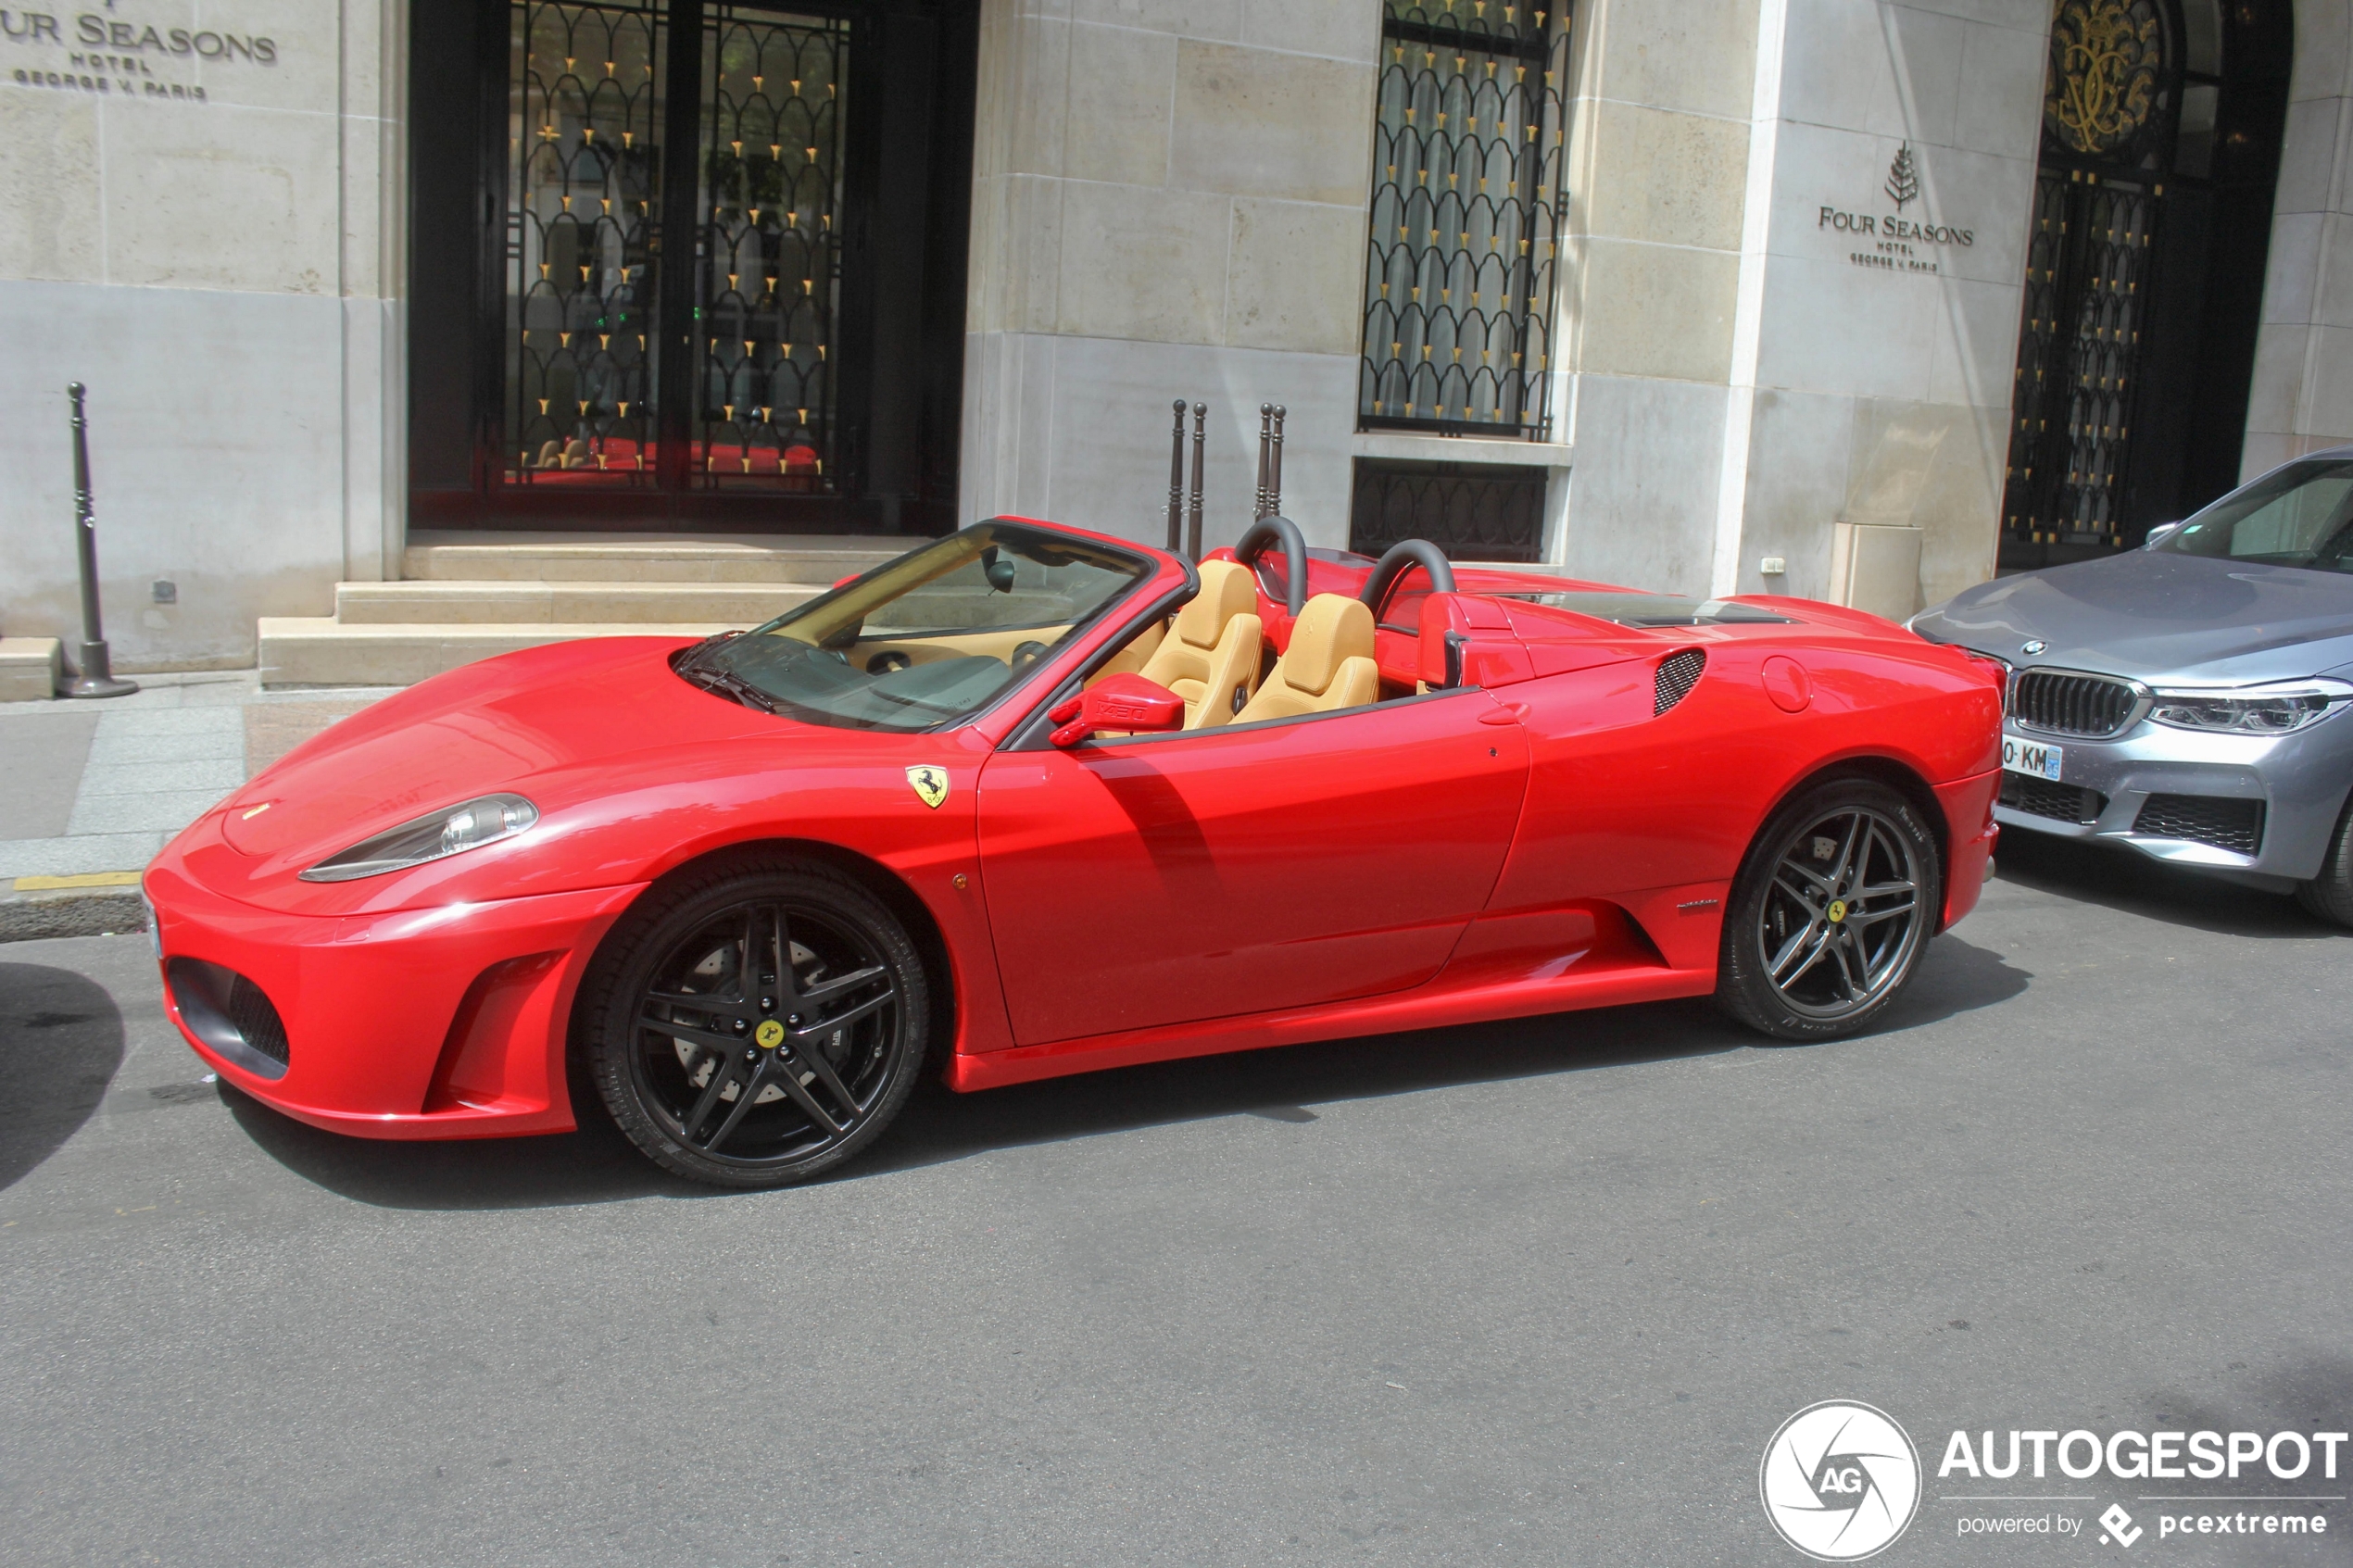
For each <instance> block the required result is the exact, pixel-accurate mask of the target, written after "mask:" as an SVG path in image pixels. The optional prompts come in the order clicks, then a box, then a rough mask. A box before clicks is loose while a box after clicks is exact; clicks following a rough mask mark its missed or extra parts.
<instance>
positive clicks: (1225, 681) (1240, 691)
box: [1141, 560, 1265, 730]
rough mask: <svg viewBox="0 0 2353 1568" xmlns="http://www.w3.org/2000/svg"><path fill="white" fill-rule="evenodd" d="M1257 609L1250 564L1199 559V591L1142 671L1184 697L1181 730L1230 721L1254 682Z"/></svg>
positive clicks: (1258, 637) (1258, 627)
mask: <svg viewBox="0 0 2353 1568" xmlns="http://www.w3.org/2000/svg"><path fill="white" fill-rule="evenodd" d="M1257 608H1258V585H1257V584H1256V583H1254V582H1253V581H1252V578H1251V575H1250V569H1249V568H1248V567H1245V566H1238V565H1236V564H1235V563H1234V562H1232V561H1229V560H1205V561H1203V562H1202V563H1201V592H1200V593H1198V594H1195V595H1194V596H1193V597H1192V601H1191V602H1190V603H1189V604H1187V605H1186V606H1185V608H1182V609H1180V610H1178V611H1177V612H1176V624H1175V625H1173V626H1171V627H1170V628H1169V629H1168V635H1167V636H1165V637H1163V638H1162V639H1161V642H1160V646H1158V647H1156V648H1154V649H1153V650H1152V656H1151V658H1150V659H1146V660H1144V668H1143V670H1142V671H1141V673H1142V675H1143V677H1144V679H1145V680H1147V681H1157V682H1158V683H1160V684H1162V685H1164V686H1166V687H1167V688H1168V689H1169V690H1170V691H1172V692H1175V693H1176V695H1177V696H1181V697H1183V698H1184V699H1185V728H1187V729H1189V730H1205V729H1209V728H1211V727H1213V726H1214V725H1218V724H1223V723H1226V722H1227V721H1230V720H1231V719H1232V718H1233V717H1234V709H1237V708H1239V706H1240V705H1241V703H1242V702H1243V701H1245V700H1247V699H1248V698H1249V696H1250V693H1251V689H1252V687H1253V686H1255V685H1257V684H1258V659H1259V650H1260V645H1261V642H1262V640H1263V638H1264V635H1265V633H1264V629H1263V627H1262V626H1261V623H1260V621H1259V619H1258V614H1257Z"/></svg>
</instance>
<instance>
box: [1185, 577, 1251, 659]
mask: <svg viewBox="0 0 2353 1568" xmlns="http://www.w3.org/2000/svg"><path fill="white" fill-rule="evenodd" d="M1198 570H1199V571H1200V572H1201V592H1200V593H1198V594H1195V595H1194V596H1192V598H1191V600H1190V601H1189V603H1188V604H1187V605H1186V606H1185V608H1182V609H1180V610H1178V611H1177V612H1176V634H1177V635H1178V636H1180V637H1182V638H1184V639H1185V641H1187V642H1189V643H1190V644H1191V645H1192V646H1195V647H1197V648H1214V647H1215V646H1217V639H1218V638H1219V637H1222V636H1224V635H1225V634H1226V622H1227V621H1231V620H1232V619H1233V618H1234V617H1235V616H1237V615H1249V614H1253V613H1255V612H1256V610H1257V608H1258V584H1257V583H1256V582H1255V581H1254V580H1253V579H1252V577H1251V575H1250V568H1248V567H1246V566H1243V565H1241V564H1240V563H1239V562H1238V561H1230V560H1205V561H1203V562H1202V563H1201V566H1200V568H1199V569H1198Z"/></svg>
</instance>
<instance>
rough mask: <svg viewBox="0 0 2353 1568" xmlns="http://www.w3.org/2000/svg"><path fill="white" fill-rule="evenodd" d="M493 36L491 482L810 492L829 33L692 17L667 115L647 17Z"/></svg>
mask: <svg viewBox="0 0 2353 1568" xmlns="http://www.w3.org/2000/svg"><path fill="white" fill-rule="evenodd" d="M512 19H513V20H512V31H511V35H510V50H511V68H510V98H511V103H512V105H513V121H514V124H513V131H512V135H511V143H512V152H513V160H514V161H513V164H512V166H511V168H510V171H509V179H508V198H507V241H506V251H505V254H506V268H505V277H506V295H507V305H506V310H507V334H508V336H507V352H506V366H505V370H506V374H505V388H506V394H505V397H504V398H503V400H502V405H501V408H500V414H501V417H502V419H503V420H504V422H505V425H506V439H505V440H504V441H503V442H502V443H501V444H500V445H501V449H502V450H503V452H504V454H505V457H506V462H505V465H504V472H503V478H504V480H505V481H506V482H507V483H519V484H531V485H561V486H582V487H590V488H610V487H616V486H618V487H630V486H650V487H658V488H664V489H680V488H690V487H691V488H702V489H731V488H757V489H769V490H776V491H786V492H798V493H802V494H821V493H824V492H826V491H827V490H829V489H830V488H831V487H832V486H833V485H834V483H835V479H836V475H837V473H838V466H837V463H836V461H835V458H836V456H837V453H836V446H837V431H838V419H837V393H836V380H837V378H836V373H835V361H834V358H833V354H834V350H835V348H836V346H837V343H836V330H835V328H836V322H837V320H838V317H839V313H840V294H841V268H840V228H839V223H840V214H841V208H842V196H843V167H844V159H843V147H842V135H841V127H842V114H843V108H844V97H845V88H846V86H847V82H848V70H847V68H848V55H849V30H848V24H846V23H844V22H841V21H838V20H833V19H819V18H803V17H794V16H782V15H778V14H775V13H771V12H762V11H751V10H745V9H739V8H737V7H736V6H724V5H723V6H711V7H710V8H709V9H708V10H707V11H705V12H704V13H703V15H702V18H701V21H700V26H699V33H700V36H699V38H698V40H697V45H696V47H697V60H696V64H697V69H695V70H694V71H693V72H692V73H691V75H690V76H687V77H686V80H688V81H690V82H694V83H695V84H696V85H697V91H696V93H695V94H694V101H693V102H692V104H691V109H690V112H689V113H681V112H680V106H679V104H678V103H677V102H676V101H675V93H674V89H675V87H676V85H677V83H678V80H679V78H680V77H681V76H682V75H685V74H686V73H682V72H680V71H678V70H677V69H675V62H673V61H672V60H671V59H670V58H669V54H670V51H671V50H672V49H673V48H674V47H675V40H674V39H673V38H672V37H671V35H670V26H669V17H668V13H667V10H666V9H665V8H662V7H658V6H623V5H610V4H577V3H573V0H520V3H518V4H516V5H515V6H513V8H512ZM686 137H690V138H691V141H692V145H693V148H694V156H693V159H692V162H691V163H690V164H688V165H686V167H685V169H681V167H680V166H679V164H678V162H677V161H676V160H675V159H674V158H673V157H668V156H667V155H668V154H669V152H670V151H671V149H672V147H673V144H674V142H675V140H676V139H679V138H686ZM682 173H690V179H688V180H681V179H680V178H679V176H680V175H681V174H682ZM689 187H690V188H689ZM671 235H677V236H681V237H682V240H683V243H681V244H675V245H671V244H666V243H665V241H666V238H667V236H671ZM689 247H691V248H689ZM665 257H667V260H665ZM682 264H683V265H682ZM668 269H678V270H677V271H676V273H675V275H672V274H671V273H670V271H669V270H668ZM681 318H683V319H684V320H681Z"/></svg>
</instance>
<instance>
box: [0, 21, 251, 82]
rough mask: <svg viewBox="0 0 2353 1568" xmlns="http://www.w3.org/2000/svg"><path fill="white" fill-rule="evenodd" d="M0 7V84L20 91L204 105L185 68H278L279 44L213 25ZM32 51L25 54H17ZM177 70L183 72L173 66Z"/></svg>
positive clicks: (247, 33) (248, 33)
mask: <svg viewBox="0 0 2353 1568" xmlns="http://www.w3.org/2000/svg"><path fill="white" fill-rule="evenodd" d="M114 5H115V0H107V12H108V14H107V15H104V16H101V15H98V14H97V13H95V12H83V13H82V14H81V15H78V16H59V15H57V13H55V12H51V11H19V10H0V41H5V42H6V44H10V45H13V47H11V48H10V49H9V50H8V51H7V55H6V57H5V64H0V82H11V83H13V84H15V85H16V86H19V87H53V88H57V89H59V90H62V91H67V92H75V93H89V94H104V95H107V96H114V97H132V98H159V99H167V100H178V101H180V102H182V103H196V104H201V103H205V102H207V101H208V99H207V98H206V95H205V89H204V86H203V84H202V83H200V82H189V81H187V80H185V76H184V71H185V68H187V67H189V66H193V65H198V64H203V65H207V66H214V67H218V66H240V67H245V68H247V69H251V68H255V67H261V68H268V67H272V66H275V65H276V64H277V63H278V44H277V41H276V40H274V39H271V38H266V37H262V36H260V35H259V34H257V33H250V32H240V31H235V30H233V29H225V28H222V27H220V26H219V25H218V24H215V25H213V26H210V27H170V26H163V27H158V26H155V25H152V24H150V23H145V22H137V21H131V20H127V19H122V18H120V17H117V16H115V15H113V14H112V12H113V8H114ZM25 50H29V51H31V52H30V53H25V52H20V51H25ZM174 68H180V69H174Z"/></svg>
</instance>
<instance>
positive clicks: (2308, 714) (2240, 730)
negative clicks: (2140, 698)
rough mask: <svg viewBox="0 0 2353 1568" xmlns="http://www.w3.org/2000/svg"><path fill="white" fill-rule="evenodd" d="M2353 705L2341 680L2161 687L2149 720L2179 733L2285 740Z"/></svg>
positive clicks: (2348, 687) (2350, 691)
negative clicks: (2170, 688) (2200, 732)
mask: <svg viewBox="0 0 2353 1568" xmlns="http://www.w3.org/2000/svg"><path fill="white" fill-rule="evenodd" d="M2348 701H2353V685H2347V684H2345V683H2344V682H2342V681H2296V682H2290V683H2287V684H2281V685H2275V686H2231V687H2221V688H2216V687H2207V688H2205V689H2203V690H2198V689H2186V688H2176V689H2174V690H2170V691H2169V690H2166V689H2164V688H2162V687H2160V688H2158V693H2157V704H2156V706H2155V707H2153V708H2151V709H2149V717H2150V718H2151V719H2154V720H2156V721H2158V723H2160V724H2171V725H2172V726H2173V727H2174V728H2175V729H2177V730H2208V731H2214V732H2219V733H2221V734H2234V735H2282V734H2287V733H2288V732H2289V731H2290V730H2300V729H2302V728H2304V726H2305V725H2307V724H2317V723H2319V722H2320V721H2322V720H2323V719H2325V718H2327V717H2328V716H2329V715H2330V714H2331V713H2334V712H2335V711H2336V710H2337V709H2340V708H2342V707H2344V706H2345V705H2346V703H2347V702H2348Z"/></svg>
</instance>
